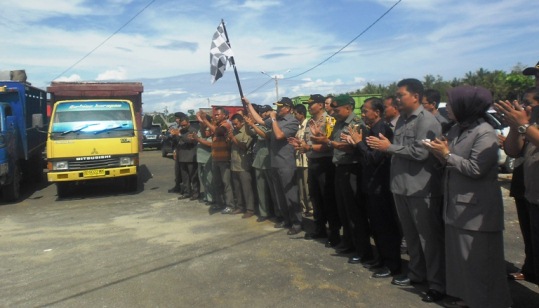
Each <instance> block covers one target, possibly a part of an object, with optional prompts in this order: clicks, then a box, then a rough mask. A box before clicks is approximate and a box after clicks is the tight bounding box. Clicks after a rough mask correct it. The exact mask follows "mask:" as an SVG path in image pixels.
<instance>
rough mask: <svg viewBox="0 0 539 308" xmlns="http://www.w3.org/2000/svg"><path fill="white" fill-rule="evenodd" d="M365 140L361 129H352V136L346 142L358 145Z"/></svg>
mask: <svg viewBox="0 0 539 308" xmlns="http://www.w3.org/2000/svg"><path fill="white" fill-rule="evenodd" d="M362 140H363V131H362V130H361V129H359V130H357V129H351V130H350V135H348V138H347V139H346V141H347V142H348V143H350V144H354V145H355V144H358V143H360V142H361V141H362Z"/></svg>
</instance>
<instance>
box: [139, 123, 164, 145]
mask: <svg viewBox="0 0 539 308" xmlns="http://www.w3.org/2000/svg"><path fill="white" fill-rule="evenodd" d="M160 137H161V125H159V124H153V125H152V126H151V127H150V128H143V129H142V147H143V148H144V149H146V148H157V149H158V150H160V149H161V138H160Z"/></svg>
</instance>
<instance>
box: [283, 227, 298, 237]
mask: <svg viewBox="0 0 539 308" xmlns="http://www.w3.org/2000/svg"><path fill="white" fill-rule="evenodd" d="M300 232H301V226H292V227H291V228H290V229H288V232H286V234H287V235H296V234H298V233H300Z"/></svg>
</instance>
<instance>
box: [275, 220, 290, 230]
mask: <svg viewBox="0 0 539 308" xmlns="http://www.w3.org/2000/svg"><path fill="white" fill-rule="evenodd" d="M273 227H274V228H275V229H284V228H288V226H287V225H286V223H285V222H284V221H281V222H278V223H276V224H274V225H273Z"/></svg>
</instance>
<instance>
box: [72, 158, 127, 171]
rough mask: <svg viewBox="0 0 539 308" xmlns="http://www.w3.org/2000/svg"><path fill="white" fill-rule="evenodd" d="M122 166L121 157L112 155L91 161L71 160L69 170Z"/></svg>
mask: <svg viewBox="0 0 539 308" xmlns="http://www.w3.org/2000/svg"><path fill="white" fill-rule="evenodd" d="M114 167H120V158H119V157H111V158H104V159H99V160H90V161H75V160H71V161H69V170H84V169H100V168H114Z"/></svg>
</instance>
